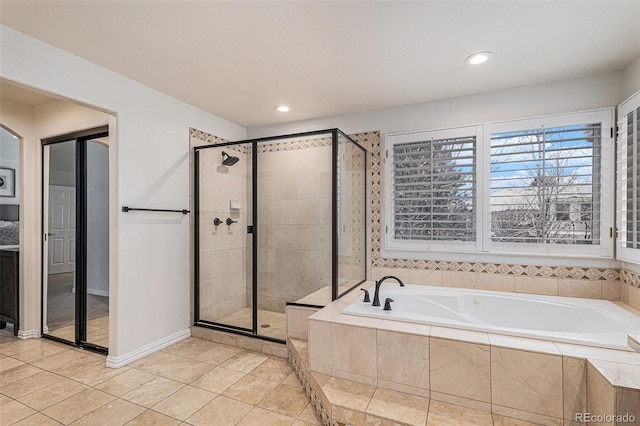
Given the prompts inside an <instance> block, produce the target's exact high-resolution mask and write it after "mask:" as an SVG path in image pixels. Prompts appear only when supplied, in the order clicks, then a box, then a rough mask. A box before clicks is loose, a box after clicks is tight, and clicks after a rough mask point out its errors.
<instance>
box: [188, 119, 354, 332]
mask: <svg viewBox="0 0 640 426" xmlns="http://www.w3.org/2000/svg"><path fill="white" fill-rule="evenodd" d="M327 134H331V170H332V176H331V185H332V189H331V228H332V229H331V300H332V301H333V300H336V299H338V298H340V297H342V296H343V295H345V294H347V293H348V292H349V291H351V290H353V289H354V288H356V287H357V286H359V285H360V284H361V283H362V282H364V281H365V280H366V262H364V263H365V266H364V275H363V276H364V277H365V279H363V280H362V281H360V282H358V283H356V284H355V285H353V286H352V287H350V288H349V289H347V290H346V291H344V292H342V293H341V294H340V293H339V288H338V137H339V136H343V137H345V138H347V140H349V142H351V143H352V144H354V145H355V146H357V147H358V148H359V149H361V150H362V151H363V152H364V153H366V149H365V148H364V147H362V146H361V145H360V144H359V143H357V142H356V141H354V140H353V139H351V138H350V137H349V136H348V135H347V134H345V133H344V132H342V131H341V130H340V129H337V128H334V129H324V130H315V131H311V132H302V133H293V134H287V135H279V136H268V137H264V138H256V139H247V140H243V141H235V142H224V143H216V144H211V145H203V146H196V147H194V148H193V153H194V158H193V171H194V177H193V189H194V198H193V200H194V205H193V207H194V208H193V210H194V211H193V213H194V219H193V220H194V241H193V245H194V256H193V258H194V268H193V270H194V325H196V326H200V327H206V328H210V329H213V330H218V331H225V332H229V333H233V334H238V335H243V336H248V337H253V338H258V339H262V340H268V341H271V342H277V343H285V341H284V340H282V339H278V338H275V337H271V336H265V335H261V334H259V333H258V235H259V232H260V228H259V226H258V220H257V218H258V145H259V144H260V143H261V142H270V141H276V140H280V139H291V138H304V137H311V136H320V135H327ZM249 144H251V185H252V191H251V204H252V206H251V210H252V214H251V215H252V220H253V223H252V224H251V225H248V226H251V229H252V231H251V234H252V260H251V263H252V265H251V268H252V277H251V278H252V283H251V287H252V307H251V309H252V328H251V329H248V328H244V327H237V326H233V325H229V324H223V323H219V322H215V321H208V320H204V319H202V318H200V157H199V153H200V151H201V150H204V149H208V148H222V147H226V146H236V145H249ZM365 158H366V157H365ZM363 196H364V200H365V203H364V205H365V206H366V190H365V194H363ZM365 214H366V211H365ZM365 223H366V218H365ZM364 247H365V248H364V252H365V254H366V253H367V244H366V238H365V242H364ZM287 305H298V306H306V307H313V308H323V307H324V306H320V305H307V304H298V303H295V302H287Z"/></svg>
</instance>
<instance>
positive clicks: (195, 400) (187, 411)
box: [153, 386, 217, 420]
mask: <svg viewBox="0 0 640 426" xmlns="http://www.w3.org/2000/svg"><path fill="white" fill-rule="evenodd" d="M216 396H217V395H216V394H215V393H213V392H209V391H206V390H204V389H199V388H194V387H193V386H185V387H184V388H182V389H180V390H179V391H178V392H176V393H174V394H173V395H171V396H170V397H168V398H167V399H165V400H164V401H162V402H161V403H159V404H157V405H156V406H154V407H153V409H154V410H155V411H158V412H159V413H162V414H166V415H167V416H171V417H173V418H176V419H179V420H186V419H188V418H189V417H191V416H192V415H193V414H194V413H195V412H196V411H198V410H199V409H201V408H202V407H204V406H205V405H207V404H208V403H209V402H211V400H212V399H213V398H215V397H216Z"/></svg>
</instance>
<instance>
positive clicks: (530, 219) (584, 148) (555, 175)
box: [490, 123, 601, 245]
mask: <svg viewBox="0 0 640 426" xmlns="http://www.w3.org/2000/svg"><path fill="white" fill-rule="evenodd" d="M600 164H601V124H600V123H585V124H578V125H570V126H561V127H549V128H545V127H541V128H538V129H527V130H520V131H514V132H501V133H491V166H490V167H491V168H490V192H491V194H490V212H491V219H490V221H491V241H492V242H502V243H504V242H506V243H535V244H589V245H597V244H600V203H601V197H600V193H601V177H600V176H601V167H600Z"/></svg>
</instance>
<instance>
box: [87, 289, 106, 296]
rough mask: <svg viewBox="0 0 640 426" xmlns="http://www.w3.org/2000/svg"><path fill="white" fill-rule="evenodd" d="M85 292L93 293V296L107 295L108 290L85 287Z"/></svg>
mask: <svg viewBox="0 0 640 426" xmlns="http://www.w3.org/2000/svg"><path fill="white" fill-rule="evenodd" d="M87 293H88V294H93V295H94V296H103V297H109V292H108V291H104V290H93V289H90V288H88V289H87Z"/></svg>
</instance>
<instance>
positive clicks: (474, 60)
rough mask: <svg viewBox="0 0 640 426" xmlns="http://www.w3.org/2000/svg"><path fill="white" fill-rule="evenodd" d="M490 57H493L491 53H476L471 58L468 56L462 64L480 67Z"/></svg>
mask: <svg viewBox="0 0 640 426" xmlns="http://www.w3.org/2000/svg"><path fill="white" fill-rule="evenodd" d="M492 57H493V53H491V52H478V53H474V54H473V55H471V56H468V57H467V59H465V60H464V62H465V63H467V64H469V65H480V64H484V63H485V62H487V61H488V60H489V59H491V58H492Z"/></svg>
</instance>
